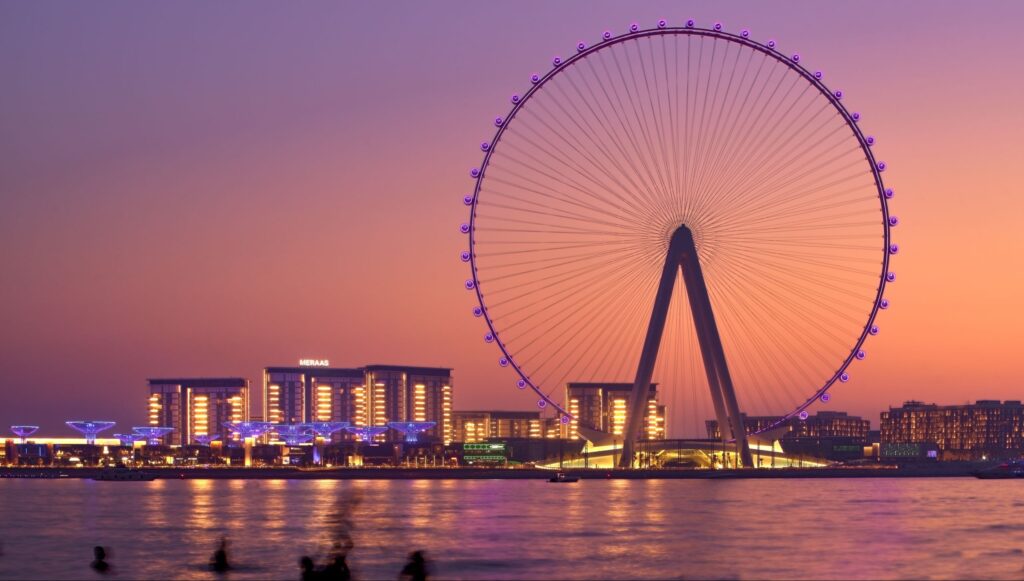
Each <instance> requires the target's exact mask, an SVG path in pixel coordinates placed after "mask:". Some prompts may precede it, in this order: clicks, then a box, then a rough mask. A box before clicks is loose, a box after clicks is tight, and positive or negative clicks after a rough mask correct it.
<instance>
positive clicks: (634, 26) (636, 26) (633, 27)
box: [629, 22, 640, 32]
mask: <svg viewBox="0 0 1024 581" xmlns="http://www.w3.org/2000/svg"><path fill="white" fill-rule="evenodd" d="M638 30H640V25H639V24H637V23H635V22H634V23H633V24H630V25H629V31H630V32H636V31H638Z"/></svg>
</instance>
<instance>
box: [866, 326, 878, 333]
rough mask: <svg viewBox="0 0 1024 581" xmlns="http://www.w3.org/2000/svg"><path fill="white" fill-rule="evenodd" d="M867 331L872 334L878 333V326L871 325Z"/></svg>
mask: <svg viewBox="0 0 1024 581" xmlns="http://www.w3.org/2000/svg"><path fill="white" fill-rule="evenodd" d="M868 332H869V333H871V334H872V335H877V334H878V326H877V325H871V330H870V331H868Z"/></svg>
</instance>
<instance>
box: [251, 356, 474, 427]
mask: <svg viewBox="0 0 1024 581" xmlns="http://www.w3.org/2000/svg"><path fill="white" fill-rule="evenodd" d="M263 388H264V389H263V392H264V410H265V413H264V415H265V416H266V419H267V421H269V422H272V423H275V424H298V423H311V422H349V424H351V426H352V427H355V428H359V427H366V426H376V427H386V426H387V425H388V423H389V422H434V426H433V427H431V428H430V429H428V430H426V431H425V432H424V433H423V434H422V435H421V437H422V438H424V439H428V440H439V441H444V442H445V443H448V442H450V441H451V439H452V436H453V434H454V432H453V425H452V376H451V369H449V368H438V367H415V366H406V365H367V366H365V367H357V368H332V367H330V366H329V362H328V361H327V360H324V359H310V360H302V361H301V362H300V365H299V366H295V367H267V368H266V369H264V370H263ZM343 434H344V435H343ZM384 437H385V438H387V439H389V440H396V441H397V440H400V439H401V436H400V435H399V434H396V433H393V432H392V433H388V434H385V436H384ZM335 438H336V439H341V438H345V439H351V438H352V436H351V434H350V433H349V432H344V433H342V432H339V433H338V434H337V435H336V436H335Z"/></svg>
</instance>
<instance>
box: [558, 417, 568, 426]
mask: <svg viewBox="0 0 1024 581" xmlns="http://www.w3.org/2000/svg"><path fill="white" fill-rule="evenodd" d="M559 419H560V421H561V422H562V425H563V426H564V425H567V424H568V423H569V421H570V419H571V418H569V416H562V417H561V418H559Z"/></svg>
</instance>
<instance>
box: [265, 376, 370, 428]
mask: <svg viewBox="0 0 1024 581" xmlns="http://www.w3.org/2000/svg"><path fill="white" fill-rule="evenodd" d="M303 361H310V362H312V363H315V364H317V365H313V364H309V365H300V366H296V367H267V368H266V369H264V370H263V394H264V401H263V409H264V416H266V421H268V422H271V423H274V424H301V423H311V422H349V423H350V424H352V425H354V426H364V425H366V421H367V403H368V398H367V393H366V387H365V378H364V373H363V370H361V369H346V368H332V367H323V366H321V365H320V364H323V363H327V362H326V361H324V360H303Z"/></svg>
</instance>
